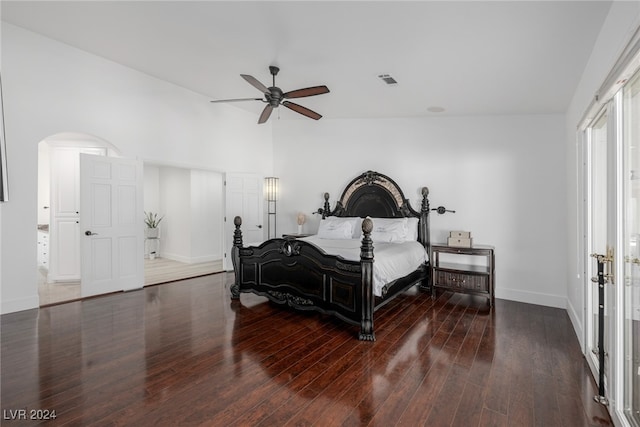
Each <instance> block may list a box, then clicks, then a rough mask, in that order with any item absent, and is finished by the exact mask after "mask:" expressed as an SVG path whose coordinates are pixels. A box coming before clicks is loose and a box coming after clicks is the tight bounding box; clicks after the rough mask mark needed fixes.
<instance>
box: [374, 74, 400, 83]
mask: <svg viewBox="0 0 640 427" xmlns="http://www.w3.org/2000/svg"><path fill="white" fill-rule="evenodd" d="M378 78H379V79H380V80H382V81H383V82H385V83H386V84H388V85H397V84H398V82H397V81H396V79H394V78H393V77H391V75H389V74H379V75H378Z"/></svg>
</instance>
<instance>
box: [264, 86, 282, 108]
mask: <svg viewBox="0 0 640 427" xmlns="http://www.w3.org/2000/svg"><path fill="white" fill-rule="evenodd" d="M265 97H266V99H267V101H268V102H269V105H271V106H272V107H273V108H276V107H277V106H278V105H280V102H281V101H282V98H283V96H282V89H280V88H279V87H275V86H272V87H270V88H269V93H265Z"/></svg>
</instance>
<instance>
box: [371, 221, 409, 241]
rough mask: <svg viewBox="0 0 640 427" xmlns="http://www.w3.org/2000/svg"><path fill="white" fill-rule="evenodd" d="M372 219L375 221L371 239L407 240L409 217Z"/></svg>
mask: <svg viewBox="0 0 640 427" xmlns="http://www.w3.org/2000/svg"><path fill="white" fill-rule="evenodd" d="M371 220H372V221H373V231H372V232H371V240H373V241H374V242H405V241H407V235H408V229H407V218H371ZM416 229H417V227H416Z"/></svg>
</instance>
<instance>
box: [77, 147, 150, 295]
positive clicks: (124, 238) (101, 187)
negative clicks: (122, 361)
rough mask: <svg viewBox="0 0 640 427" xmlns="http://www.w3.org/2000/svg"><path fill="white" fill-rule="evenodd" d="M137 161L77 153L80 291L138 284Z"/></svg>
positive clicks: (139, 213)
mask: <svg viewBox="0 0 640 427" xmlns="http://www.w3.org/2000/svg"><path fill="white" fill-rule="evenodd" d="M143 209H144V208H143V204H142V162H140V161H137V160H132V159H122V158H115V157H99V156H92V155H86V154H81V155H80V213H81V214H80V235H81V239H82V244H81V266H82V279H81V288H82V296H83V297H87V296H91V295H98V294H104V293H108V292H116V291H121V290H130V289H136V288H142V286H143V285H144V236H143V234H144V233H143V230H144V222H143Z"/></svg>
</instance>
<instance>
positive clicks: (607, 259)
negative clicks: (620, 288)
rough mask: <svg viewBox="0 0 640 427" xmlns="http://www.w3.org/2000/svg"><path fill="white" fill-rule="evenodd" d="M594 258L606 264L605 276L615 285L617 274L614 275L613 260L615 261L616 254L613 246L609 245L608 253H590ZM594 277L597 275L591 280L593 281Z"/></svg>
mask: <svg viewBox="0 0 640 427" xmlns="http://www.w3.org/2000/svg"><path fill="white" fill-rule="evenodd" d="M590 256H591V257H592V258H595V259H596V260H597V261H598V262H601V263H603V264H604V266H605V273H604V278H605V280H606V281H607V282H608V283H610V284H612V285H615V280H614V279H615V275H614V271H613V262H614V261H615V259H614V256H613V247H612V246H609V245H607V254H606V255H601V254H591V255H590ZM593 279H596V278H595V277H594V278H592V279H591V280H592V281H593V282H596V281H594V280H593ZM596 280H597V279H596Z"/></svg>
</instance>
